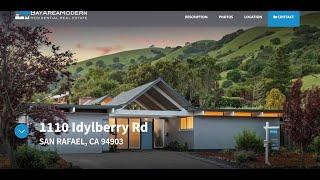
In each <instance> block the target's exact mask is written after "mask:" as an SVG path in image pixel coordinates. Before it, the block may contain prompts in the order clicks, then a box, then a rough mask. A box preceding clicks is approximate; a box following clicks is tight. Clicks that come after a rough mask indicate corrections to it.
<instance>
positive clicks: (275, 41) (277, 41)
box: [270, 38, 281, 45]
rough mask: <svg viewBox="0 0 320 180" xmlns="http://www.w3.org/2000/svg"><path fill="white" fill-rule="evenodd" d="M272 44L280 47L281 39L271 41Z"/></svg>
mask: <svg viewBox="0 0 320 180" xmlns="http://www.w3.org/2000/svg"><path fill="white" fill-rule="evenodd" d="M270 42H271V43H272V44H273V45H279V44H280V43H281V41H280V38H273V39H270Z"/></svg>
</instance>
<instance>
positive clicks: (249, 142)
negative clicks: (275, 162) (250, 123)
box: [234, 130, 263, 152]
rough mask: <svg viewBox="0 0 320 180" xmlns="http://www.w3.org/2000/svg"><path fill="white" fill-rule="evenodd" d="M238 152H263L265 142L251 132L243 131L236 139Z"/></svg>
mask: <svg viewBox="0 0 320 180" xmlns="http://www.w3.org/2000/svg"><path fill="white" fill-rule="evenodd" d="M234 139H235V141H236V149H237V150H240V151H241V150H245V151H254V152H263V140H262V139H261V138H259V137H257V135H256V133H255V132H253V131H250V130H243V131H242V132H241V133H240V134H238V135H237V136H235V137H234Z"/></svg>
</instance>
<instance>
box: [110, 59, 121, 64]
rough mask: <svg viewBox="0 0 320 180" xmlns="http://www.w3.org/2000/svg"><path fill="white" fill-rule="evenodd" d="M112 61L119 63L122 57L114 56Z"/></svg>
mask: <svg viewBox="0 0 320 180" xmlns="http://www.w3.org/2000/svg"><path fill="white" fill-rule="evenodd" d="M112 62H113V63H114V64H117V63H119V62H120V58H119V57H114V58H113V59H112Z"/></svg>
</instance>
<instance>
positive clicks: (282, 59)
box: [264, 48, 291, 94]
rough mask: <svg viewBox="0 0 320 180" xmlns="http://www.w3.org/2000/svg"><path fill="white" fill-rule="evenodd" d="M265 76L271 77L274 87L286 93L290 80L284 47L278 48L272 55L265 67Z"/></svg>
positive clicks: (288, 62) (287, 59) (288, 64)
mask: <svg viewBox="0 0 320 180" xmlns="http://www.w3.org/2000/svg"><path fill="white" fill-rule="evenodd" d="M264 74H265V77H266V78H271V79H273V84H274V86H273V87H274V88H278V89H279V90H280V91H281V92H284V93H285V94H287V93H286V92H287V90H288V87H289V84H290V82H291V74H290V61H289V58H288V55H287V54H286V53H285V50H284V48H279V49H278V50H277V51H276V54H275V55H274V56H273V57H272V59H271V61H270V63H269V65H268V67H267V68H265V72H264Z"/></svg>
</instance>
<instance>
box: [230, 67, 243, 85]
mask: <svg viewBox="0 0 320 180" xmlns="http://www.w3.org/2000/svg"><path fill="white" fill-rule="evenodd" d="M227 79H228V80H231V81H233V82H240V81H241V72H240V71H239V70H238V69H234V70H231V71H229V72H228V73H227Z"/></svg>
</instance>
